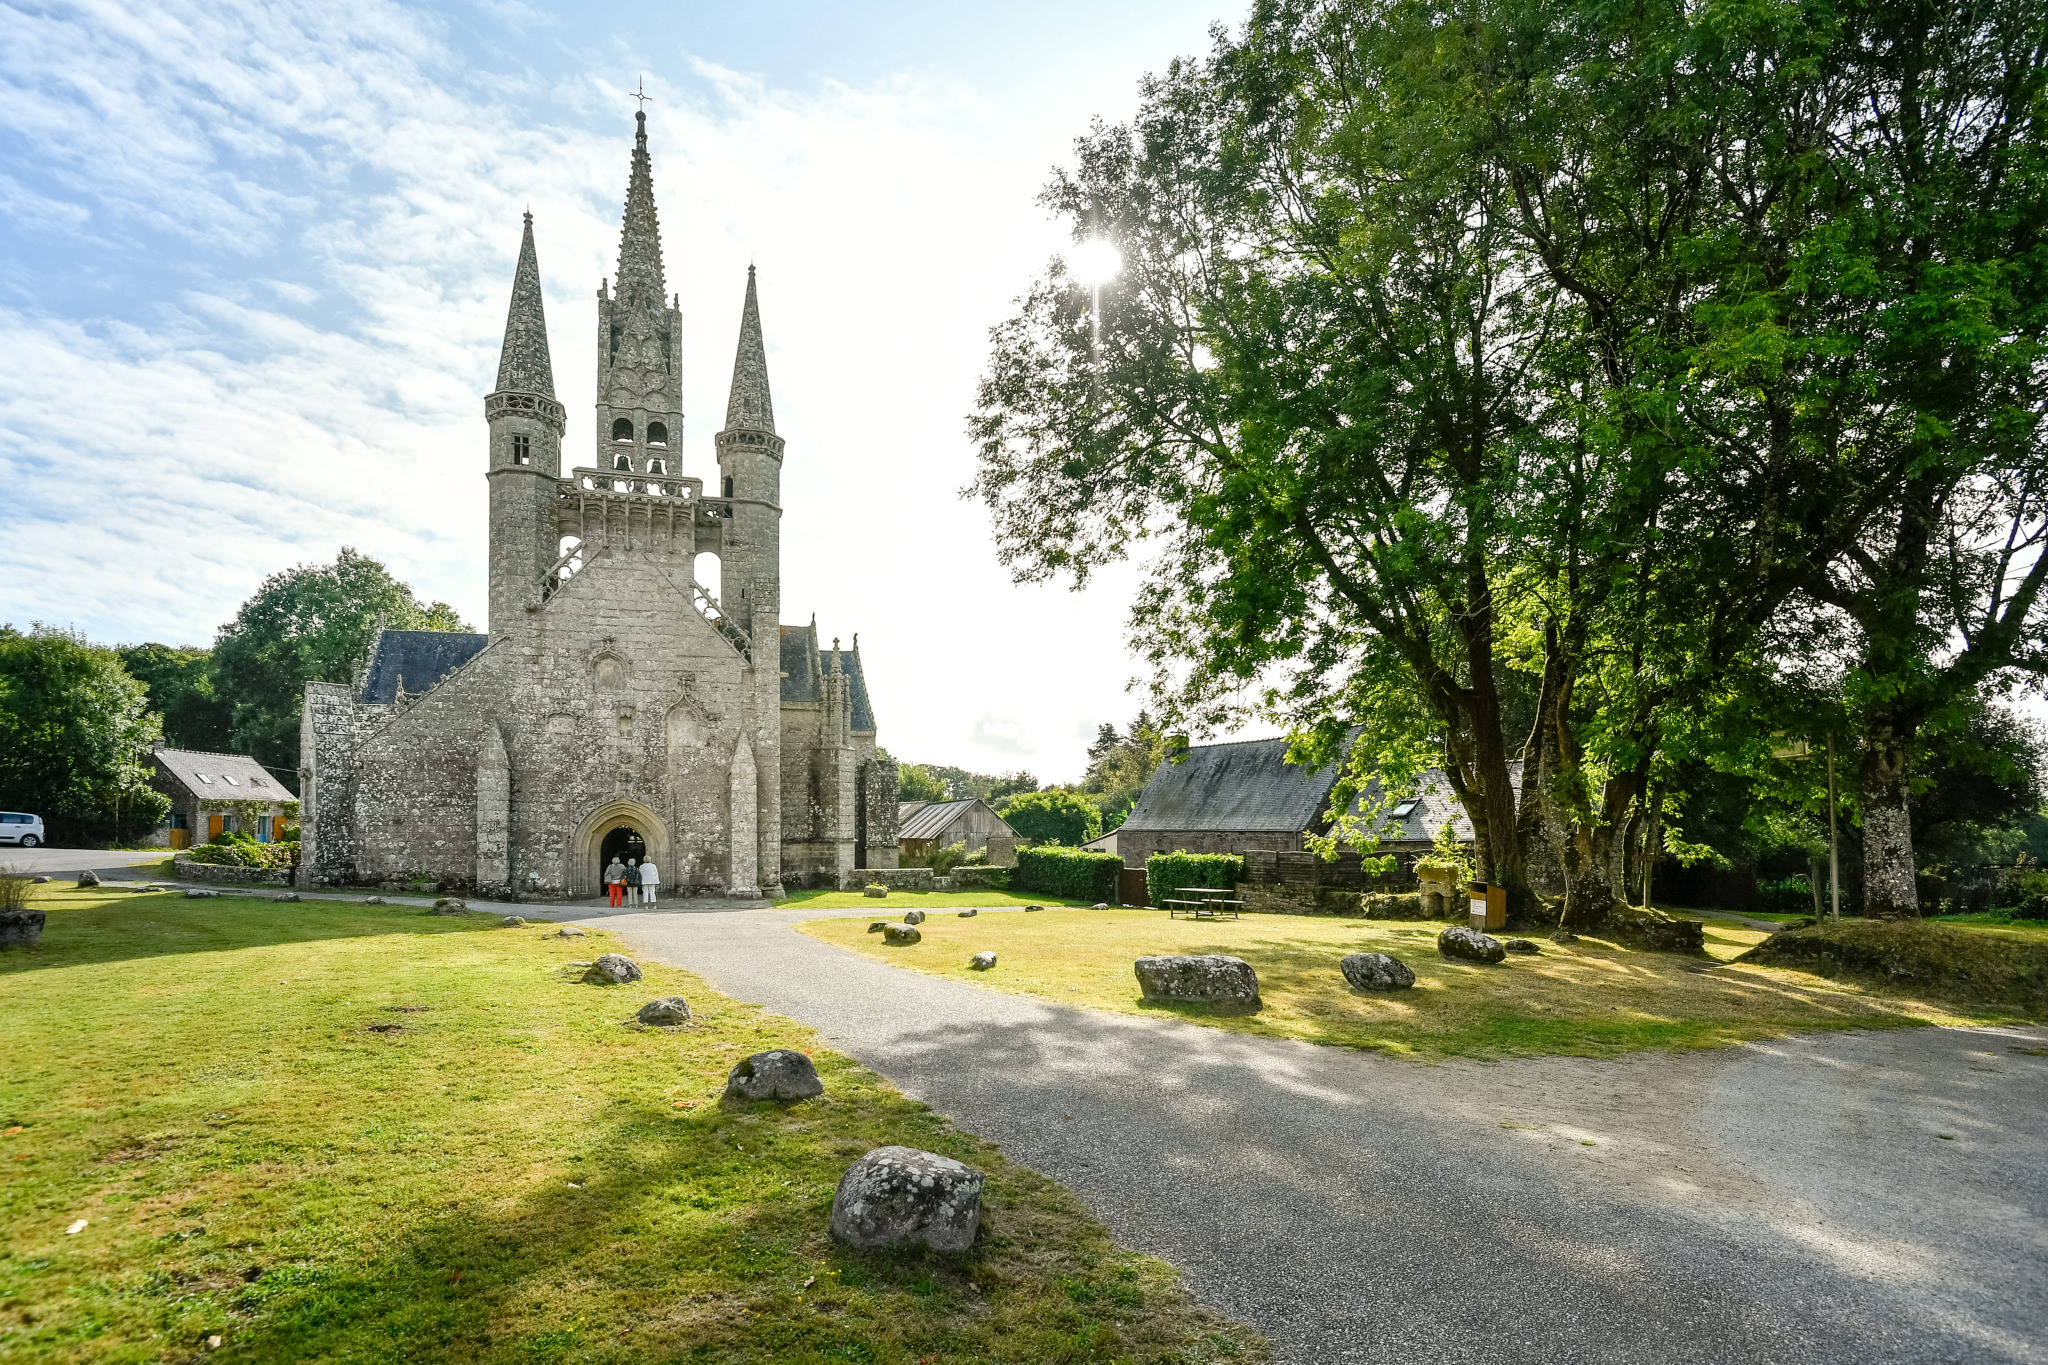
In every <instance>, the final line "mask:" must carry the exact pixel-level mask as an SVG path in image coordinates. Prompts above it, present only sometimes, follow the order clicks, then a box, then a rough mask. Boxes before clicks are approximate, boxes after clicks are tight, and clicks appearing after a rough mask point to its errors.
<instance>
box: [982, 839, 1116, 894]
mask: <svg viewBox="0 0 2048 1365" xmlns="http://www.w3.org/2000/svg"><path fill="white" fill-rule="evenodd" d="M1123 865H1124V860H1123V859H1122V858H1119V857H1117V856H1116V854H1114V853H1095V852H1092V851H1090V850H1088V849H1080V848H1063V847H1061V846H1060V845H1058V844H1043V845H1040V846H1039V847H1037V848H1020V849H1018V850H1017V866H1016V868H1015V869H1014V870H1013V871H1012V872H1011V874H1010V889H1011V890H1013V891H1032V892H1036V893H1037V894H1039V895H1041V896H1058V897H1060V898H1062V899H1064V900H1076V901H1103V902H1107V903H1108V904H1111V905H1114V904H1116V876H1117V873H1119V872H1121V871H1122V870H1123Z"/></svg>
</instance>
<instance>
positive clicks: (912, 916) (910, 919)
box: [903, 910, 924, 924]
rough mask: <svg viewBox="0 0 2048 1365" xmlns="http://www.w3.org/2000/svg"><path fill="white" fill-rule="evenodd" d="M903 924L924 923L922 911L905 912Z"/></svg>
mask: <svg viewBox="0 0 2048 1365" xmlns="http://www.w3.org/2000/svg"><path fill="white" fill-rule="evenodd" d="M903 922H904V923H905V924H923V923H924V911H922V910H905V911H904V912H903Z"/></svg>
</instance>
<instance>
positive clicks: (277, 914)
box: [0, 887, 499, 975]
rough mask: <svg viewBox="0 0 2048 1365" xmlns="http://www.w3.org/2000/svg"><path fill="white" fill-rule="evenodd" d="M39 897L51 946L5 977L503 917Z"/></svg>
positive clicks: (15, 951) (328, 905)
mask: <svg viewBox="0 0 2048 1365" xmlns="http://www.w3.org/2000/svg"><path fill="white" fill-rule="evenodd" d="M37 890H38V892H39V893H40V894H38V895H37V896H36V897H35V898H34V900H32V901H31V902H30V904H31V906H32V908H34V909H37V910H42V911H44V912H45V923H44V926H43V939H42V942H41V943H40V944H37V945H36V946H34V947H11V948H5V949H0V975H6V974H9V973H13V972H22V971H31V970H38V969H46V968H51V967H78V966H84V965H87V964H90V963H96V962H122V961H127V960H130V959H133V958H146V957H168V956H172V955H175V954H179V953H217V952H233V951H235V950H236V949H239V948H252V947H266V946H269V945H273V944H280V943H310V942H314V941H317V940H321V939H334V938H364V937H370V936H373V935H378V934H449V933H468V932H474V931H477V930H482V929H495V928H497V927H498V923H499V917H498V916H496V915H487V914H483V913H481V912H471V913H469V914H464V915H435V914H432V913H430V912H428V911H426V910H423V909H419V908H417V907H414V906H409V905H363V904H361V903H360V902H352V901H298V902H289V901H287V902H282V903H280V902H276V901H272V900H269V899H265V898H262V897H256V896H229V895H222V896H218V897H213V896H208V897H204V898H199V899H187V898H186V896H185V894H184V893H183V892H182V891H167V892H157V893H147V892H135V891H112V892H109V891H101V890H95V889H91V888H72V887H39V888H37Z"/></svg>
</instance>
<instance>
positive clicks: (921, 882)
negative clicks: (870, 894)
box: [839, 867, 933, 891]
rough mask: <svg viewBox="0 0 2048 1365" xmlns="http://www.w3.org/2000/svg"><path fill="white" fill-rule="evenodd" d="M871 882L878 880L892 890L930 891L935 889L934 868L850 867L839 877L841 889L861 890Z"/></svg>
mask: <svg viewBox="0 0 2048 1365" xmlns="http://www.w3.org/2000/svg"><path fill="white" fill-rule="evenodd" d="M871 882H878V883H880V884H881V885H883V886H886V887H888V888H889V889H890V890H891V891H930V890H932V889H933V878H932V870H931V869H930V868H928V867H861V868H849V869H848V870H847V871H846V872H844V873H843V874H841V876H840V878H839V889H840V890H841V891H859V890H861V889H863V888H864V887H866V886H867V885H868V884H869V883H871Z"/></svg>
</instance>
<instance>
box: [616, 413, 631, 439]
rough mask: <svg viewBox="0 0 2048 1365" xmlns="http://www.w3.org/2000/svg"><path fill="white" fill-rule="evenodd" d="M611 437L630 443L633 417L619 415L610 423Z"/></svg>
mask: <svg viewBox="0 0 2048 1365" xmlns="http://www.w3.org/2000/svg"><path fill="white" fill-rule="evenodd" d="M612 439H613V440H614V441H624V442H626V443H628V444H630V443H631V442H632V440H633V419H632V418H630V417H621V418H619V419H618V420H617V421H615V422H613V423H612Z"/></svg>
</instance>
